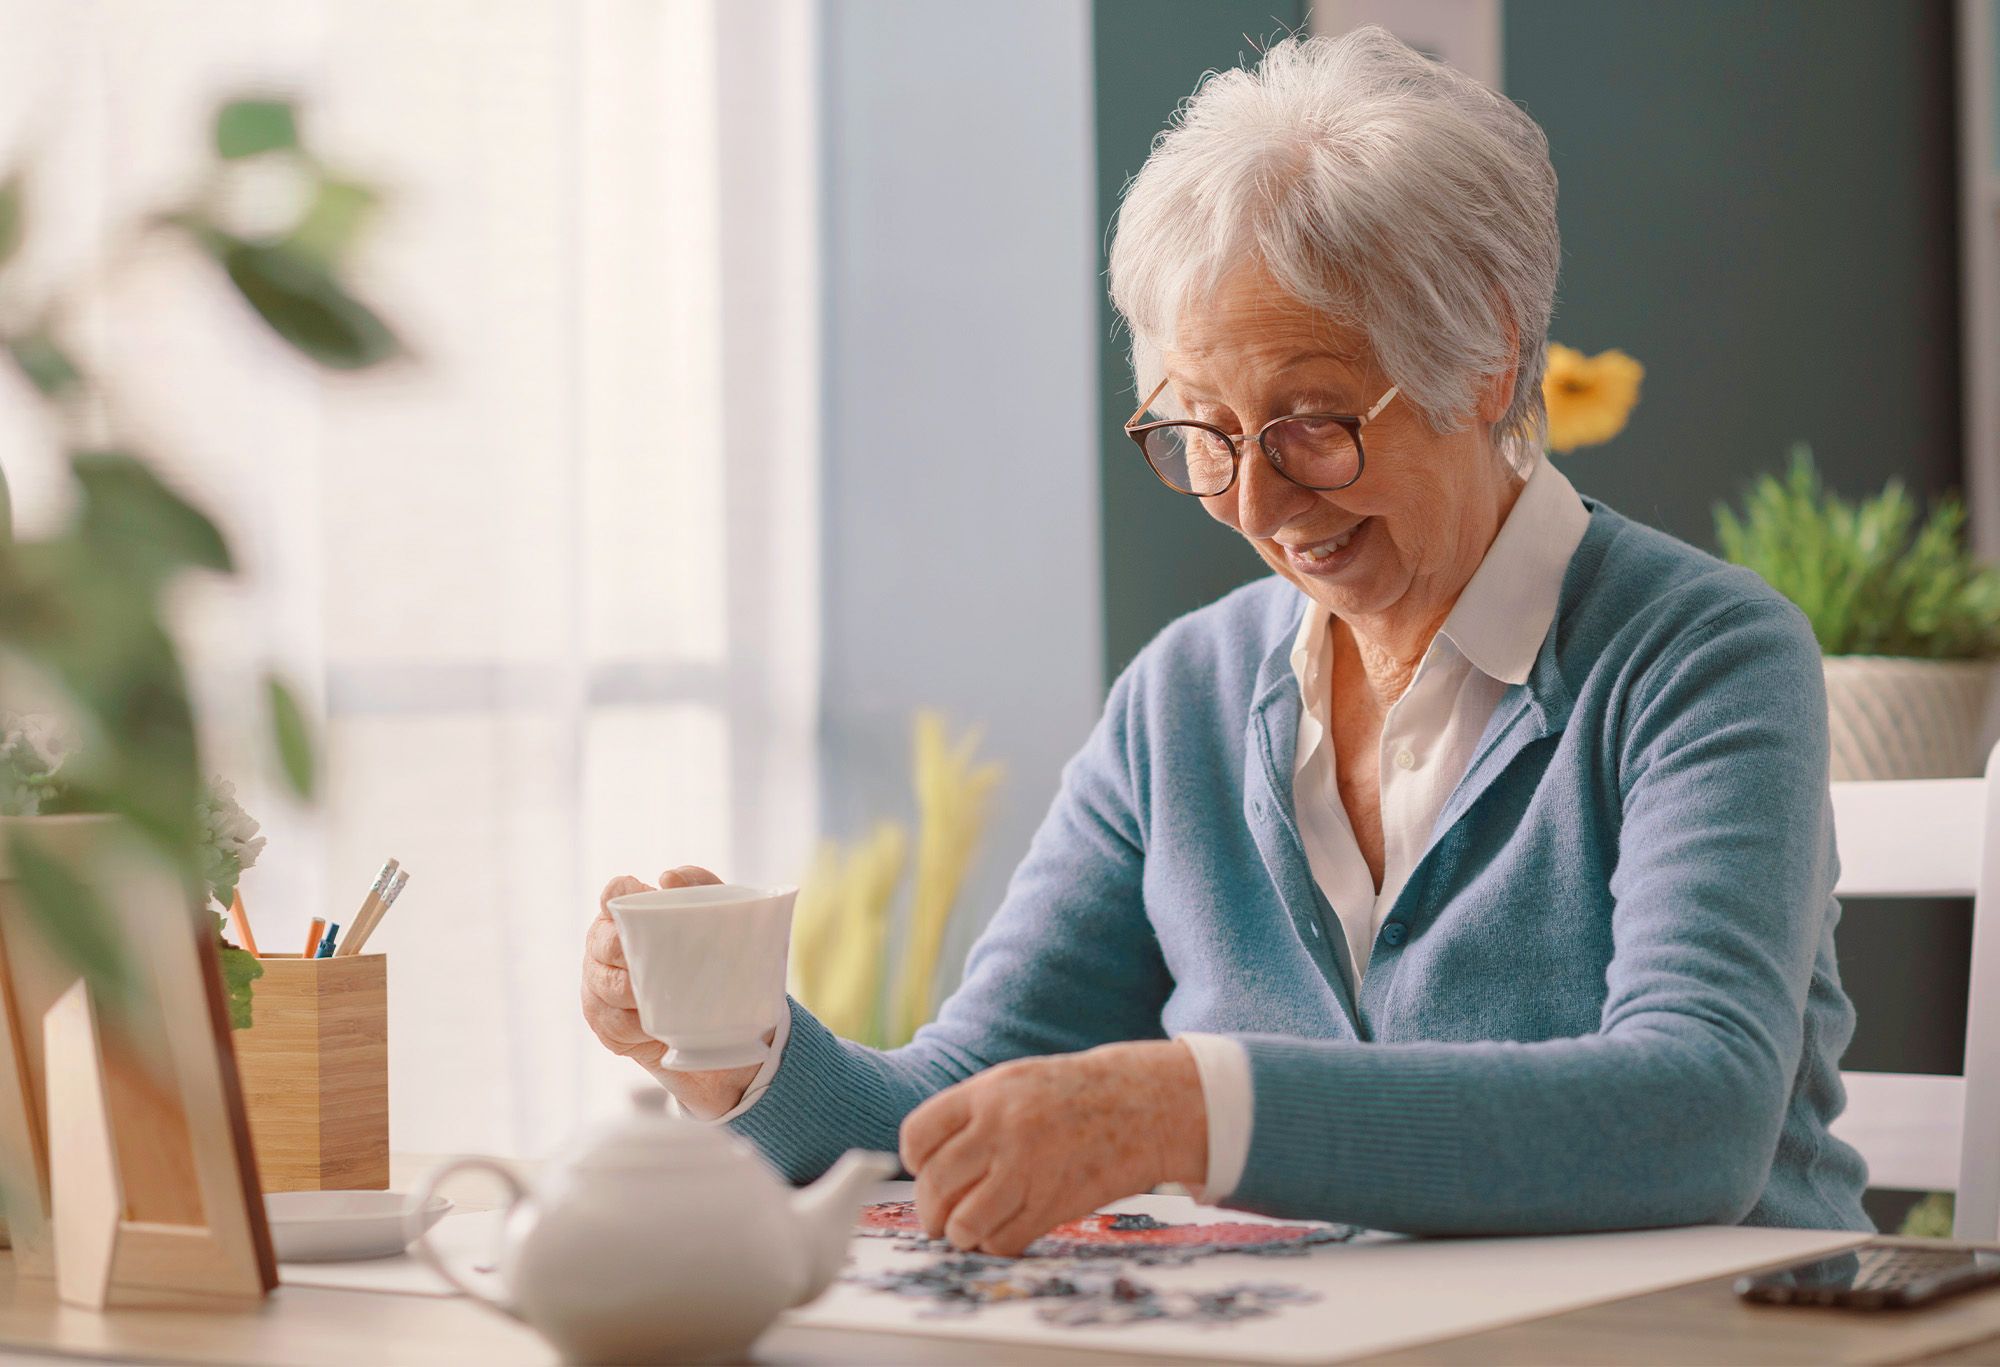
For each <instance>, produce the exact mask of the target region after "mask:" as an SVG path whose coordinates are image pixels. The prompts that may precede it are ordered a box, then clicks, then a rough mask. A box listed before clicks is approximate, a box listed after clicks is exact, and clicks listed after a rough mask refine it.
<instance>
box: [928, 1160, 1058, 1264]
mask: <svg viewBox="0 0 2000 1367" xmlns="http://www.w3.org/2000/svg"><path fill="white" fill-rule="evenodd" d="M1028 1211H1029V1202H1028V1194H1027V1192H1026V1191H1024V1190H1022V1189H1021V1187H1020V1186H1019V1184H1017V1183H1014V1182H1009V1181H1006V1180H1004V1179H1001V1178H997V1177H988V1178H987V1179H986V1180H985V1181H983V1182H981V1183H980V1184H979V1185H978V1186H976V1187H974V1188H973V1189H972V1190H971V1191H970V1192H969V1193H967V1194H966V1196H965V1198H964V1199H963V1200H961V1201H960V1202H959V1203H958V1205H957V1207H956V1208H955V1209H954V1210H953V1211H952V1213H951V1219H950V1221H948V1222H947V1223H946V1225H945V1231H944V1237H945V1238H947V1239H949V1240H951V1244H952V1247H953V1248H959V1249H964V1250H965V1251H967V1252H971V1251H972V1250H974V1249H977V1250H979V1251H980V1252H981V1253H992V1254H997V1255H999V1256H1001V1257H1006V1258H1017V1257H1019V1256H1020V1255H1021V1253H1022V1252H1023V1251H1025V1250H1026V1249H1027V1247H1028V1245H1029V1244H1031V1243H1033V1242H1034V1241H1035V1240H1036V1239H1039V1238H1040V1237H1041V1236H1042V1235H1043V1234H1045V1233H1047V1231H1046V1230H1042V1229H1033V1225H1034V1221H1033V1220H1032V1219H1031V1218H1027V1217H1028ZM1023 1230H1033V1232H1032V1233H1028V1234H1027V1235H1026V1236H1025V1237H1022V1235H1021V1232H1022V1231H1023Z"/></svg>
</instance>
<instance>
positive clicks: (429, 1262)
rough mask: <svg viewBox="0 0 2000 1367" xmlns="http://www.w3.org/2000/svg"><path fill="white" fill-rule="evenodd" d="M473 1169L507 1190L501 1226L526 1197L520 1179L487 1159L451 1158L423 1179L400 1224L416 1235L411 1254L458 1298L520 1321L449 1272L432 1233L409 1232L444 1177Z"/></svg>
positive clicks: (496, 1300)
mask: <svg viewBox="0 0 2000 1367" xmlns="http://www.w3.org/2000/svg"><path fill="white" fill-rule="evenodd" d="M474 1169H476V1170H478V1171H480V1172H486V1173H491V1174H492V1175H493V1176H495V1177H497V1178H499V1179H500V1182H501V1184H502V1185H503V1186H505V1187H506V1188H507V1191H508V1197H507V1205H506V1208H505V1209H504V1210H502V1211H501V1212H500V1219H501V1222H502V1224H503V1226H504V1224H505V1222H506V1219H507V1216H508V1215H509V1214H510V1213H511V1212H512V1211H513V1209H514V1207H515V1206H517V1205H519V1204H520V1203H521V1202H522V1201H523V1200H524V1199H525V1198H526V1197H527V1195H528V1189H527V1187H525V1186H523V1185H522V1183H521V1179H520V1178H518V1177H516V1176H515V1175H514V1174H513V1172H512V1171H511V1170H510V1169H508V1168H507V1167H505V1166H504V1165H502V1164H499V1163H496V1162H494V1161H493V1160H492V1159H490V1158H456V1159H453V1160H452V1161H451V1162H449V1163H446V1164H445V1165H444V1166H443V1167H441V1168H438V1169H436V1170H435V1171H433V1172H432V1173H431V1174H430V1175H429V1176H427V1177H425V1178H424V1180H423V1185H422V1186H421V1187H419V1188H418V1190H417V1195H416V1198H415V1200H414V1201H413V1202H412V1204H411V1205H410V1207H409V1209H408V1210H407V1211H405V1212H404V1215H403V1223H404V1228H405V1230H406V1231H408V1232H414V1233H415V1234H416V1238H414V1239H412V1240H411V1241H410V1252H412V1253H414V1254H416V1255H417V1260H418V1261H419V1262H421V1263H423V1264H424V1266H426V1267H428V1268H430V1270H431V1271H433V1272H435V1273H437V1274H438V1276H439V1277H441V1278H443V1279H444V1283H445V1285H447V1286H449V1287H451V1288H452V1290H454V1291H457V1292H458V1293H459V1294H460V1295H464V1296H470V1297H471V1298H472V1299H473V1300H475V1301H478V1302H479V1303H480V1304H482V1305H484V1306H486V1307H487V1308H489V1309H492V1310H497V1311H499V1312H500V1313H501V1314H503V1315H507V1316H509V1317H511V1318H513V1319H517V1320H519V1319H521V1313H520V1311H518V1310H516V1309H515V1308H514V1307H513V1306H511V1305H509V1304H507V1302H505V1301H503V1300H501V1299H500V1298H499V1297H497V1296H489V1295H487V1294H486V1293H485V1292H484V1291H481V1290H480V1289H479V1288H478V1287H476V1286H474V1285H472V1284H471V1283H470V1282H468V1281H466V1280H464V1279H463V1278H461V1277H460V1276H459V1275H458V1274H457V1273H456V1272H453V1271H452V1270H451V1268H450V1266H449V1265H448V1264H447V1263H446V1262H445V1260H444V1258H443V1257H442V1256H440V1255H439V1253H438V1251H437V1250H436V1249H435V1248H433V1247H431V1231H430V1230H429V1229H414V1230H412V1226H415V1225H418V1224H420V1223H421V1222H422V1220H423V1213H424V1210H425V1209H426V1208H427V1207H428V1206H429V1205H430V1203H431V1197H433V1196H435V1195H436V1194H437V1189H438V1188H439V1187H440V1186H442V1185H443V1184H444V1179H445V1178H447V1177H450V1176H451V1175H452V1174H453V1173H458V1172H466V1171H469V1170H474ZM522 1322H523V1323H526V1321H525V1320H522Z"/></svg>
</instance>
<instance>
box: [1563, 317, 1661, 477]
mask: <svg viewBox="0 0 2000 1367" xmlns="http://www.w3.org/2000/svg"><path fill="white" fill-rule="evenodd" d="M1645 377H1646V367H1644V366H1642V365H1640V364H1639V363H1638V362H1637V361H1635V360H1633V359H1632V358H1631V357H1630V356H1627V355H1626V354H1625V353H1624V352H1622V351H1600V352H1598V353H1597V354H1596V355H1595V356H1585V355H1584V354H1583V353H1582V352H1581V351H1577V350H1575V349H1574V348H1572V347H1566V346H1563V345H1561V344H1559V343H1556V342H1551V343H1549V370H1548V374H1547V375H1545V376H1544V377H1543V378H1542V397H1543V398H1544V399H1546V400H1547V401H1548V405H1549V449H1550V450H1551V451H1562V452H1569V451H1574V450H1575V449H1576V448H1577V447H1579V446H1597V445H1599V444H1601V443H1603V442H1607V441H1610V440H1611V439H1612V438H1613V437H1615V436H1617V435H1618V434H1619V433H1620V432H1623V431H1624V430H1625V421H1626V419H1627V418H1630V417H1631V416H1632V409H1633V406H1634V405H1636V404H1637V403H1638V402H1639V381H1640V380H1642V379H1644V378H1645Z"/></svg>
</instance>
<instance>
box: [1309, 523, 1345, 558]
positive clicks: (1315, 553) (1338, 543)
mask: <svg viewBox="0 0 2000 1367" xmlns="http://www.w3.org/2000/svg"><path fill="white" fill-rule="evenodd" d="M1357 527H1358V524H1357ZM1357 527H1349V528H1348V529H1347V530H1346V531H1344V532H1342V533H1341V534H1340V535H1339V536H1336V537H1335V538H1333V540H1331V541H1326V542H1322V543H1320V544H1319V545H1317V546H1314V547H1313V548H1312V549H1311V550H1308V551H1305V552H1303V554H1304V556H1305V558H1306V559H1308V560H1324V559H1326V558H1327V557H1328V556H1329V555H1332V554H1333V553H1334V552H1335V551H1337V550H1339V549H1341V547H1343V546H1345V545H1346V544H1347V543H1348V542H1350V541H1352V540H1353V539H1354V533H1355V531H1356V529H1357Z"/></svg>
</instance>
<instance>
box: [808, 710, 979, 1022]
mask: <svg viewBox="0 0 2000 1367" xmlns="http://www.w3.org/2000/svg"><path fill="white" fill-rule="evenodd" d="M979 740H980V737H979V733H978V732H977V731H972V732H968V733H967V734H966V735H964V736H961V737H959V738H957V739H956V740H954V739H952V738H951V737H950V736H949V735H947V734H946V730H945V722H944V718H942V717H941V716H939V715H938V714H937V713H935V712H928V711H926V712H919V713H918V714H917V717H916V722H915V727H914V746H913V750H914V753H915V764H914V766H913V768H914V774H913V778H914V781H915V788H916V798H917V838H916V870H915V877H914V879H913V881H912V886H911V891H910V905H909V911H908V915H907V917H906V919H905V925H904V935H903V945H902V954H901V956H900V958H901V963H900V967H899V969H898V972H897V974H896V976H895V979H894V980H893V982H892V981H891V980H890V976H889V970H890V966H891V965H890V955H889V922H890V918H891V905H892V903H893V902H894V900H895V897H896V891H897V888H898V886H899V885H900V884H901V882H902V879H903V871H904V867H905V864H906V861H907V860H908V857H909V852H910V835H909V832H908V830H907V829H906V828H905V827H904V826H902V825H901V824H900V823H897V822H893V821H885V822H882V823H880V824H878V825H877V826H876V827H875V829H874V831H873V832H871V833H870V835H869V836H868V837H867V838H866V839H865V840H863V841H861V842H860V843H858V844H857V845H856V846H855V847H854V848H853V849H851V850H844V849H842V848H841V847H840V846H839V845H838V844H835V843H834V842H832V841H826V842H824V843H822V844H821V846H820V848H819V851H818V854H817V856H816V858H815V859H814V862H813V868H812V871H811V873H809V874H808V875H807V877H806V880H805V882H804V883H803V884H802V885H801V887H800V889H799V899H798V906H797V909H796V911H795V913H794V917H793V919H794V923H795V930H794V932H793V935H792V959H791V971H792V991H793V994H794V995H795V996H797V997H798V998H799V1000H800V1001H802V1002H804V1003H805V1004H806V1005H807V1006H809V1007H811V1008H812V1010H813V1011H814V1012H815V1013H816V1014H817V1015H818V1016H819V1018H820V1019H821V1020H822V1021H824V1022H825V1023H826V1025H827V1028H828V1029H830V1030H832V1031H833V1032H834V1033H835V1034H837V1035H840V1036H841V1037H842V1038H844V1039H851V1040H854V1041H855V1042H857V1043H860V1044H866V1045H870V1046H873V1047H875V1048H878V1049H889V1048H894V1047H896V1046H897V1045H901V1044H907V1043H908V1042H909V1041H910V1039H911V1037H912V1036H914V1035H915V1034H916V1033H917V1027H918V1026H920V1025H922V1024H923V1023H924V1022H926V1021H928V1020H929V1019H930V1018H931V1015H932V1012H933V1010H934V1008H935V1005H936V988H937V974H938V961H939V959H940V958H941V956H942V953H943V949H944V934H945V929H946V927H947V926H948V925H949V924H950V923H951V917H952V913H953V911H954V909H955V908H956V906H957V904H958V894H959V889H960V888H961V886H963V884H964V882H965V875H966V873H967V871H968V870H969V869H970V868H971V865H972V856H973V854H974V852H975V850H976V848H977V846H978V843H979V836H980V833H981V832H982V831H983V830H984V829H985V826H986V814H987V807H988V804H989V803H990V801H991V799H992V796H993V791H994V789H995V788H997V787H998V786H999V783H1000V779H1001V777H1002V772H1003V771H1002V769H1001V766H1000V765H998V764H993V763H979V762H977V761H976V760H975V758H974V756H975V754H976V752H977V751H978V749H979Z"/></svg>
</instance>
